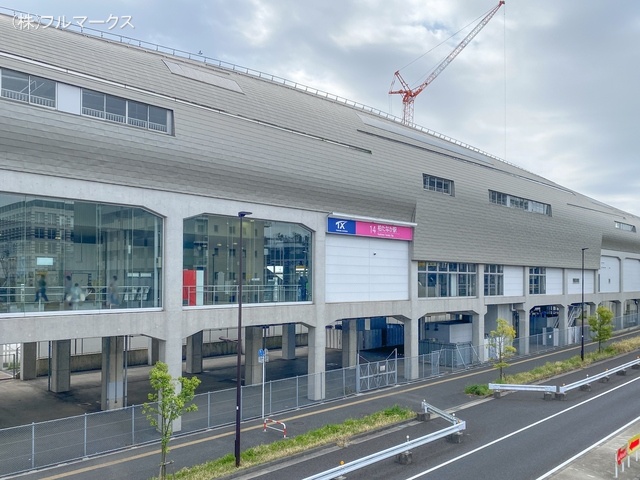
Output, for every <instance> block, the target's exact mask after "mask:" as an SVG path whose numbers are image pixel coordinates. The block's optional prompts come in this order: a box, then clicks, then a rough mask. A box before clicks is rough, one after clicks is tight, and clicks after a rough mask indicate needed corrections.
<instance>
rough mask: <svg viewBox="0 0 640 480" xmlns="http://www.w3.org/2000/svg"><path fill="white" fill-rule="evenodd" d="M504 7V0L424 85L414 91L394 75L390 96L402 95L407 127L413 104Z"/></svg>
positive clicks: (398, 75)
mask: <svg viewBox="0 0 640 480" xmlns="http://www.w3.org/2000/svg"><path fill="white" fill-rule="evenodd" d="M502 5H504V0H500V2H499V3H498V5H496V6H495V7H493V9H491V11H489V13H487V14H486V15H485V17H484V18H483V19H482V20H481V21H480V23H478V25H476V26H475V28H474V29H473V30H472V31H471V33H469V35H467V36H466V37H465V38H464V39H463V40H462V41H461V42H460V43H459V44H458V46H457V47H456V48H455V49H454V50H453V51H452V52H451V53H450V54H449V56H448V57H447V58H445V59H444V60H443V61H442V62H440V65H438V66H437V67H436V68H435V70H434V71H433V72H432V73H431V74H430V75H429V76H428V77H427V79H426V80H425V81H424V82H422V84H421V85H420V86H418V87H416V88H414V89H412V88H411V87H410V86H409V84H408V83H407V82H405V80H404V78H402V75H400V70H398V71H397V72H396V73H395V74H394V79H393V82H392V83H391V88H390V89H389V94H398V95H402V103H403V105H404V110H403V114H402V123H404V124H405V125H413V102H414V100H415V99H416V97H417V96H418V95H420V93H421V92H422V91H423V90H424V89H425V88H426V87H427V86H428V85H429V84H430V83H431V82H433V81H434V80H435V79H436V77H437V76H438V75H440V74H441V73H442V71H443V70H444V69H445V68H447V66H448V65H449V64H450V63H451V62H452V61H453V59H454V58H456V57H457V56H458V54H459V53H460V52H461V51H462V50H463V49H464V47H466V46H467V45H468V44H469V42H471V40H473V37H475V36H476V35H477V34H478V33H479V32H480V30H482V29H483V28H484V26H485V25H486V24H487V23H489V20H491V18H492V17H493V16H494V15H495V14H496V12H497V11H498V10H499V9H500V7H501V6H502ZM396 78H397V79H398V80H399V81H400V84H401V85H402V88H401V89H399V90H394V89H393V87H394V85H395V82H396Z"/></svg>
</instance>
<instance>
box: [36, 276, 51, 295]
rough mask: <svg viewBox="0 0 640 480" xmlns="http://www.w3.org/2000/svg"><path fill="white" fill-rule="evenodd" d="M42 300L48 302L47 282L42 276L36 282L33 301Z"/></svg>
mask: <svg viewBox="0 0 640 480" xmlns="http://www.w3.org/2000/svg"><path fill="white" fill-rule="evenodd" d="M40 299H43V300H44V301H45V302H48V301H49V298H48V297H47V281H46V280H45V278H44V275H40V279H39V280H38V288H37V290H36V299H35V301H36V302H37V301H39V300H40Z"/></svg>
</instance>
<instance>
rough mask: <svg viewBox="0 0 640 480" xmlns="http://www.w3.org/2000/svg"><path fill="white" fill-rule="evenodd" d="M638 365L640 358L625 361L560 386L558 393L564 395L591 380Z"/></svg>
mask: <svg viewBox="0 0 640 480" xmlns="http://www.w3.org/2000/svg"><path fill="white" fill-rule="evenodd" d="M638 365H640V359H635V360H632V361H631V362H627V363H625V364H623V365H619V366H617V367H614V368H609V369H607V370H605V371H604V372H600V373H597V374H595V375H591V376H589V375H587V377H586V378H583V379H582V380H578V381H576V382H573V383H570V384H568V385H561V386H559V387H558V394H560V395H564V394H565V393H567V392H568V391H569V390H573V389H576V388H580V387H584V386H587V385H589V384H590V383H591V382H595V381H596V380H600V379H604V378H608V377H609V376H610V375H611V374H614V373H619V372H624V371H626V370H627V369H629V368H634V367H635V368H637V366H638Z"/></svg>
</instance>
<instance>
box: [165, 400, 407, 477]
mask: <svg viewBox="0 0 640 480" xmlns="http://www.w3.org/2000/svg"><path fill="white" fill-rule="evenodd" d="M415 416H416V414H415V412H413V411H412V410H409V409H408V408H404V407H399V406H397V405H396V406H394V407H391V408H388V409H386V410H382V411H380V412H376V413H373V414H371V415H367V416H365V417H362V418H358V419H348V420H346V421H345V422H344V423H342V424H337V425H336V424H331V425H325V426H324V427H321V428H319V429H317V430H312V431H310V432H306V433H303V434H300V435H298V436H295V437H293V438H286V439H281V440H278V441H276V442H272V443H265V444H262V445H258V446H257V447H253V448H249V449H247V450H245V451H243V452H241V454H240V459H241V462H240V463H241V465H240V468H236V466H235V465H236V460H235V456H234V455H231V454H229V455H225V456H224V457H222V458H219V459H217V460H212V461H211V462H207V463H203V464H201V465H196V466H193V467H189V468H183V469H182V470H179V471H178V472H176V473H175V474H173V475H172V476H171V478H175V479H186V480H210V479H212V478H220V477H223V476H226V475H231V474H234V473H237V472H238V471H240V470H243V469H246V468H250V467H255V466H257V465H260V464H263V463H267V462H271V461H273V460H278V459H281V458H285V457H289V456H292V455H296V454H298V453H302V452H304V451H307V450H309V449H312V448H316V447H322V446H325V445H329V444H332V443H335V444H338V445H339V446H345V445H347V444H348V443H349V440H350V439H351V438H352V437H354V436H356V435H359V434H362V433H366V432H370V431H373V430H376V429H378V428H382V427H386V426H389V425H392V424H395V423H400V422H403V421H406V420H411V419H413V418H415Z"/></svg>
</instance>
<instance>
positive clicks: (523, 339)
mask: <svg viewBox="0 0 640 480" xmlns="http://www.w3.org/2000/svg"><path fill="white" fill-rule="evenodd" d="M530 324H531V322H530V320H529V309H528V308H524V309H518V332H520V336H519V337H518V346H517V348H518V353H519V354H520V355H528V354H529V328H530V327H529V325H530Z"/></svg>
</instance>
